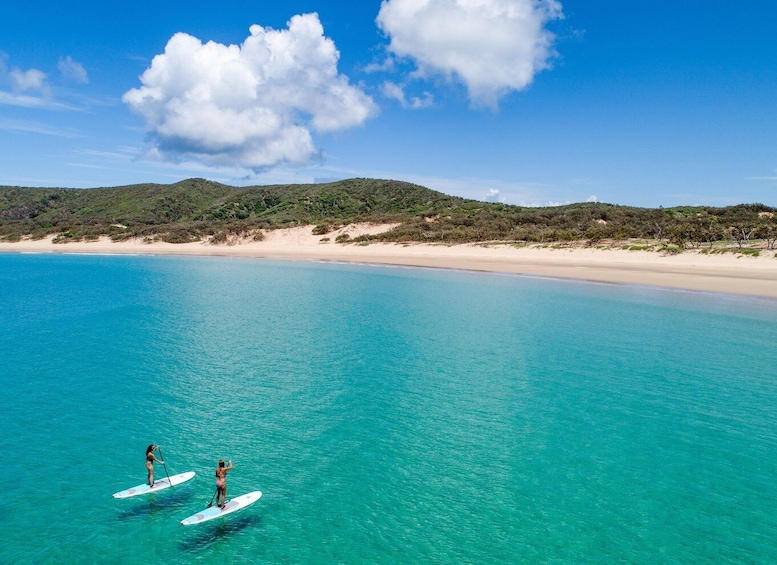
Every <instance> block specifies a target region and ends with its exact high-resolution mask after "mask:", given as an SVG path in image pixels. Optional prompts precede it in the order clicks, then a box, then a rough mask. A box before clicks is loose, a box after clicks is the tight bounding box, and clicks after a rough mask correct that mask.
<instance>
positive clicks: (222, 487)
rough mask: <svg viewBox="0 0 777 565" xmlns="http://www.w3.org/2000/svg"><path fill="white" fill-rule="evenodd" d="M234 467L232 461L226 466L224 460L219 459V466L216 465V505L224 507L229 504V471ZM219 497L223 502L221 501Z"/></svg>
mask: <svg viewBox="0 0 777 565" xmlns="http://www.w3.org/2000/svg"><path fill="white" fill-rule="evenodd" d="M231 468H232V461H230V462H229V465H227V466H226V467H225V466H224V460H223V459H221V460H220V461H219V466H218V467H216V506H218V507H219V508H224V506H226V504H227V471H229V470H230V469H231ZM219 498H220V499H221V503H219Z"/></svg>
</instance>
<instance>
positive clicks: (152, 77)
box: [123, 14, 377, 170]
mask: <svg viewBox="0 0 777 565" xmlns="http://www.w3.org/2000/svg"><path fill="white" fill-rule="evenodd" d="M287 25H288V28H287V29H285V30H273V29H271V28H264V27H262V26H259V25H253V26H251V28H250V36H249V37H248V38H247V39H246V40H245V41H244V42H243V44H242V45H239V46H238V45H223V44H221V43H216V42H213V41H209V42H207V43H204V44H203V43H202V42H201V41H200V40H199V39H197V38H196V37H192V36H191V35H187V34H185V33H177V34H175V35H174V36H173V37H172V38H171V39H170V41H169V42H168V43H167V46H166V47H165V52H164V53H163V54H161V55H157V56H156V57H154V59H153V61H152V63H151V66H150V67H149V68H148V69H147V70H146V71H145V72H144V73H143V75H142V76H141V77H140V80H141V82H142V83H143V86H142V87H140V88H135V89H132V90H130V91H128V92H127V93H125V94H124V97H123V100H124V102H125V103H126V104H128V105H129V106H130V108H131V109H132V110H133V111H134V112H136V113H138V114H140V115H141V116H143V118H144V119H145V120H146V126H147V128H148V131H149V133H150V139H151V141H152V143H153V144H154V147H153V150H152V152H151V153H155V154H157V155H158V156H159V157H160V158H162V159H166V160H181V159H195V160H198V161H200V162H203V163H206V164H208V165H212V166H219V165H224V166H240V167H245V168H250V169H254V170H258V169H262V168H266V167H271V166H274V165H277V164H280V163H289V164H295V165H299V164H304V163H306V162H308V161H309V160H310V159H311V158H313V157H314V156H315V155H316V154H317V153H318V151H317V150H316V148H315V146H314V144H313V138H312V133H315V132H319V133H324V132H333V131H338V130H343V129H347V128H352V127H356V126H359V125H361V124H363V123H364V122H365V121H366V120H367V119H368V118H370V117H371V116H373V115H374V114H375V113H376V111H377V108H376V106H375V103H374V102H373V100H372V98H370V97H369V96H368V95H366V94H365V93H364V92H363V91H362V90H360V89H359V88H357V87H355V86H353V85H351V84H349V81H348V78H347V77H346V76H344V75H342V74H340V73H339V72H338V70H337V63H338V60H339V52H338V51H337V49H336V47H335V44H334V42H333V41H332V40H331V39H329V38H327V37H325V36H324V29H323V27H322V25H321V23H320V21H319V18H318V15H317V14H304V15H298V16H294V17H293V18H291V20H289V22H288V24H287Z"/></svg>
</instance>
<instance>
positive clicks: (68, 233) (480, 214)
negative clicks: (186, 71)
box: [0, 179, 777, 243]
mask: <svg viewBox="0 0 777 565" xmlns="http://www.w3.org/2000/svg"><path fill="white" fill-rule="evenodd" d="M774 212H775V209H773V208H769V207H767V206H763V205H760V204H754V205H739V206H732V207H728V208H710V207H677V208H671V209H645V208H634V207H627V206H614V205H610V204H602V203H582V204H570V205H566V206H558V207H552V208H523V207H519V206H510V205H505V204H500V203H489V202H478V201H475V200H467V199H463V198H459V197H455V196H448V195H445V194H443V193H440V192H436V191H433V190H430V189H428V188H424V187H422V186H418V185H415V184H411V183H406V182H401V181H393V180H379V179H349V180H344V181H338V182H333V183H327V184H305V185H276V186H255V187H246V188H237V187H231V186H226V185H222V184H219V183H215V182H211V181H207V180H204V179H188V180H184V181H181V182H178V183H175V184H171V185H160V184H140V185H132V186H121V187H113V188H95V189H67V188H57V189H52V188H20V187H0V238H5V239H11V240H13V239H18V238H19V237H21V236H25V235H32V236H33V237H43V236H45V235H49V234H60V235H61V238H62V239H63V240H68V239H82V238H84V237H85V238H93V237H97V236H99V235H110V236H111V237H114V238H117V239H121V238H125V237H135V236H146V237H149V236H154V237H157V236H161V238H162V239H165V240H167V241H191V240H194V239H200V238H203V237H216V240H218V238H219V237H223V235H224V234H225V233H237V234H241V233H242V234H245V233H250V232H252V231H255V230H257V229H258V228H269V229H272V228H276V227H284V226H289V225H307V224H316V225H321V224H345V223H350V222H354V221H372V222H385V221H395V222H399V223H400V224H401V225H400V226H399V227H398V228H397V229H395V230H393V231H392V232H389V233H387V234H384V235H382V236H380V237H379V238H377V239H383V240H390V241H430V240H442V241H449V242H461V241H486V240H499V239H502V240H513V241H514V240H524V241H574V240H579V239H586V240H589V241H596V240H600V239H603V238H615V239H628V238H670V239H671V237H673V236H676V237H675V239H677V240H678V243H682V240H683V238H686V239H687V240H688V241H690V240H693V239H695V240H698V241H704V240H705V238H706V239H710V238H712V239H722V238H723V237H724V236H726V235H725V234H726V233H728V234H729V235H728V236H730V230H731V229H733V228H734V227H736V228H737V229H745V230H748V229H756V226H762V225H769V222H770V221H771V223H772V224H774V223H775V222H774V221H773V219H772V218H770V217H769V216H768V215H769V214H770V213H774ZM759 213H760V215H759ZM117 225H121V226H123V227H117ZM758 229H761V228H760V227H759V228H758ZM775 229H777V226H776V227H775ZM683 230H685V232H684V231H683ZM726 230H729V232H726ZM686 232H687V233H686ZM728 236H726V237H728Z"/></svg>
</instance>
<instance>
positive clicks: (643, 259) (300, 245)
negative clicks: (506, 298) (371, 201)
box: [0, 224, 777, 298]
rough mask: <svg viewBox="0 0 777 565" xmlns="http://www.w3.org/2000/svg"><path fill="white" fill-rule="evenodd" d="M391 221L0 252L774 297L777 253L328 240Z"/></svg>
mask: <svg viewBox="0 0 777 565" xmlns="http://www.w3.org/2000/svg"><path fill="white" fill-rule="evenodd" d="M390 228H391V226H388V225H383V226H374V225H366V224H360V225H349V226H345V227H343V228H340V229H339V230H336V231H333V232H331V233H328V234H326V235H323V236H322V235H314V234H313V233H312V226H305V227H297V228H290V229H283V230H274V231H270V232H267V233H266V234H265V239H264V240H263V241H252V240H247V239H241V240H236V241H231V242H228V243H226V244H220V245H213V244H210V243H207V242H196V243H186V244H172V243H163V242H155V243H145V242H143V241H141V240H133V241H126V242H120V243H115V242H112V241H111V240H110V239H108V238H103V239H100V240H98V241H94V242H74V243H66V244H55V243H53V242H52V239H53V238H45V239H41V240H34V241H33V240H23V241H20V242H16V243H7V242H0V253H14V252H15V253H97V254H103V253H104V254H147V255H216V256H228V257H255V258H265V259H284V260H297V261H334V262H347V263H363V264H381V265H402V266H413V267H431V268H446V269H462V270H472V271H486V272H504V273H515V274H522V275H533V276H542V277H553V278H571V279H581V280H588V281H597V282H603V283H616V284H639V285H650V286H659V287H666V288H676V289H686V290H693V291H706V292H718V293H730V294H741V295H749V296H761V297H771V298H777V258H775V252H774V251H768V250H763V251H762V252H761V254H760V256H759V257H753V256H746V255H741V254H737V253H719V254H704V253H700V252H698V251H694V250H689V251H685V252H683V253H680V254H662V253H658V252H653V251H626V250H622V249H603V248H590V247H578V248H550V247H544V246H526V247H518V246H513V245H506V244H497V243H493V244H485V245H484V244H462V245H442V244H395V243H380V244H378V243H370V244H368V245H365V244H357V243H345V244H343V243H335V238H337V236H339V235H341V234H343V233H347V234H348V235H350V236H351V237H352V238H353V237H357V236H359V235H362V234H366V233H379V232H381V231H385V230H387V229H390Z"/></svg>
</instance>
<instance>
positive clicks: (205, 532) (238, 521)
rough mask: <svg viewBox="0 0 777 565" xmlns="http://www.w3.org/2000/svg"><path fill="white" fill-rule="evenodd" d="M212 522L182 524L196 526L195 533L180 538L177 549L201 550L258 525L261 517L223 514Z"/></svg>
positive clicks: (256, 515)
mask: <svg viewBox="0 0 777 565" xmlns="http://www.w3.org/2000/svg"><path fill="white" fill-rule="evenodd" d="M230 518H231V519H230ZM214 522H216V523H213V524H210V523H205V524H200V525H197V526H184V527H187V528H196V531H197V533H196V534H192V535H189V536H187V537H186V538H184V539H182V540H181V541H180V542H179V543H178V547H179V549H180V550H181V551H185V552H187V553H191V552H197V551H200V550H203V549H205V548H208V547H210V546H212V545H214V544H217V543H220V542H223V541H225V540H227V539H228V538H230V537H232V536H235V535H237V534H239V533H241V532H243V531H244V530H247V529H249V528H258V527H260V526H261V524H262V518H261V516H259V515H258V514H255V515H247V516H240V517H238V516H235V517H230V516H224V518H219V519H217V520H214Z"/></svg>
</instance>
